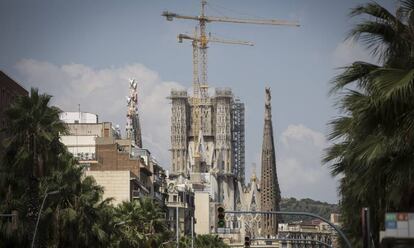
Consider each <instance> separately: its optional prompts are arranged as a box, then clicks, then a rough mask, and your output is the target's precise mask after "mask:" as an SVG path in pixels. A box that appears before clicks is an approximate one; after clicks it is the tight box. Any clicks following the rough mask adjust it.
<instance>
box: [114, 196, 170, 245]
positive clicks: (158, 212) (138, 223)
mask: <svg viewBox="0 0 414 248" xmlns="http://www.w3.org/2000/svg"><path fill="white" fill-rule="evenodd" d="M115 216H116V221H117V223H116V224H115V225H116V226H117V231H116V236H117V245H118V246H119V247H160V246H161V244H162V243H164V242H167V241H168V240H169V238H170V236H171V233H170V231H169V230H168V227H167V222H166V219H165V212H164V211H163V210H162V209H161V207H160V206H159V205H158V204H157V203H156V202H154V200H153V199H151V198H138V199H136V200H133V201H131V202H123V203H121V204H120V205H119V206H118V207H117V208H116V209H115Z"/></svg>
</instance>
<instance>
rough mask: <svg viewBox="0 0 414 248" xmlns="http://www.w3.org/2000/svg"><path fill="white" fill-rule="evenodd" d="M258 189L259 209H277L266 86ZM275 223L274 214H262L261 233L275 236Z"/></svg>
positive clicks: (269, 95)
mask: <svg viewBox="0 0 414 248" xmlns="http://www.w3.org/2000/svg"><path fill="white" fill-rule="evenodd" d="M260 190H261V197H260V203H261V204H260V206H261V210H262V211H278V210H279V205H280V199H281V197H280V189H279V183H278V180H277V172H276V156H275V146H274V140H273V126H272V105H271V94H270V88H266V90H265V118H264V129H263V145H262V174H261V180H260ZM277 224H278V223H277V217H276V215H263V219H262V226H261V232H262V235H263V236H266V237H272V236H275V235H276V234H277Z"/></svg>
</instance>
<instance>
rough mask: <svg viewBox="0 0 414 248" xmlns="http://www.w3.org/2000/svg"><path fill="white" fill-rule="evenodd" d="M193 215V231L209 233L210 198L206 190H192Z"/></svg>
mask: <svg viewBox="0 0 414 248" xmlns="http://www.w3.org/2000/svg"><path fill="white" fill-rule="evenodd" d="M194 205H195V211H194V216H195V219H196V224H195V228H194V231H195V233H197V234H209V233H210V200H209V194H208V192H194Z"/></svg>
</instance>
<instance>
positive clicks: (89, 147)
mask: <svg viewBox="0 0 414 248" xmlns="http://www.w3.org/2000/svg"><path fill="white" fill-rule="evenodd" d="M59 117H60V119H61V120H62V121H63V122H65V123H66V124H67V125H68V131H69V134H67V135H61V136H60V139H61V142H62V143H63V144H65V145H66V147H67V148H68V151H69V152H70V153H72V154H73V156H74V157H75V158H77V159H78V160H79V163H81V164H90V163H96V160H97V159H96V138H97V137H118V136H119V135H120V134H119V128H117V129H115V128H114V127H113V126H112V123H110V122H102V123H98V116H97V115H96V114H91V113H84V112H63V113H61V114H60V116H59Z"/></svg>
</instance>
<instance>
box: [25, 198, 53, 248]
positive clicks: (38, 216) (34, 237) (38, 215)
mask: <svg viewBox="0 0 414 248" xmlns="http://www.w3.org/2000/svg"><path fill="white" fill-rule="evenodd" d="M58 193H59V191H58V190H55V191H50V192H46V194H45V196H44V197H43V201H42V206H41V207H40V210H39V213H38V214H37V221H36V226H35V231H34V233H33V239H32V246H31V247H32V248H33V247H34V243H35V240H36V233H37V226H38V225H39V221H40V215H41V214H42V209H43V206H44V205H45V201H46V198H47V197H48V196H49V195H55V194H58Z"/></svg>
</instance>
